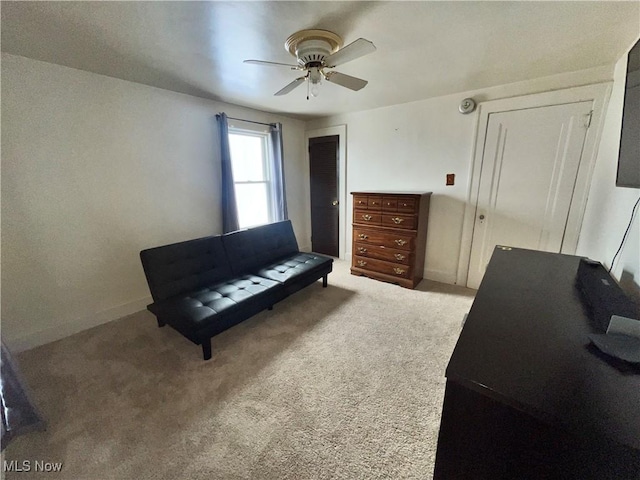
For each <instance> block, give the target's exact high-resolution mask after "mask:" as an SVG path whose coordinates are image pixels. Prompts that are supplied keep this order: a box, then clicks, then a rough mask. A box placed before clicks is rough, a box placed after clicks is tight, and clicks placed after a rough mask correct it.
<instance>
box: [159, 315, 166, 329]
mask: <svg viewBox="0 0 640 480" xmlns="http://www.w3.org/2000/svg"><path fill="white" fill-rule="evenodd" d="M157 319H158V327H164V326H165V325H166V323H165V321H164V320H162V319H161V318H160V317H157Z"/></svg>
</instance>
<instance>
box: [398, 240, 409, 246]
mask: <svg viewBox="0 0 640 480" xmlns="http://www.w3.org/2000/svg"><path fill="white" fill-rule="evenodd" d="M406 244H407V241H406V240H396V245H400V246H401V247H402V246H404V245H406Z"/></svg>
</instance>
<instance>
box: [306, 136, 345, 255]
mask: <svg viewBox="0 0 640 480" xmlns="http://www.w3.org/2000/svg"><path fill="white" fill-rule="evenodd" d="M339 138H340V137H339V136H338V135H331V136H328V137H316V138H310V139H309V176H310V178H311V249H312V250H313V251H314V252H317V253H324V254H325V255H331V256H333V257H337V256H338V246H339V237H338V231H339V224H340V215H339V207H338V142H339Z"/></svg>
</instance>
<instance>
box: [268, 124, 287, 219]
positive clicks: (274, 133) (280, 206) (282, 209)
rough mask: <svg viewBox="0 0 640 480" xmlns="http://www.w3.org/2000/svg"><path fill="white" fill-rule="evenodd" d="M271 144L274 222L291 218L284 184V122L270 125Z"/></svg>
mask: <svg viewBox="0 0 640 480" xmlns="http://www.w3.org/2000/svg"><path fill="white" fill-rule="evenodd" d="M269 140H270V142H269V144H270V145H271V157H272V161H271V162H270V163H271V178H272V179H273V180H272V181H273V198H274V204H275V205H274V207H275V208H274V212H273V213H274V218H273V221H274V222H281V221H283V220H287V219H288V218H289V214H288V213H287V195H286V190H285V184H284V164H283V153H282V152H283V150H282V124H281V123H272V124H271V125H269Z"/></svg>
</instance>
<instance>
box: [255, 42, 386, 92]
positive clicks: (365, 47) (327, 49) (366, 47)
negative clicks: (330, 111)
mask: <svg viewBox="0 0 640 480" xmlns="http://www.w3.org/2000/svg"><path fill="white" fill-rule="evenodd" d="M342 45H343V42H342V38H340V36H339V35H337V34H335V33H333V32H329V31H328V30H301V31H299V32H296V33H294V34H293V35H291V36H290V37H289V38H287V41H286V42H285V43H284V48H285V50H287V51H288V52H289V53H291V55H293V56H294V57H296V60H297V62H298V63H297V65H291V64H287V63H279V62H267V61H264V60H245V61H244V63H251V64H255V65H267V66H276V67H289V68H291V70H301V71H303V72H305V74H304V75H303V76H302V77H298V78H296V79H295V80H294V81H293V82H291V83H290V84H288V85H287V86H285V87H284V88H282V89H281V90H278V91H277V92H276V93H275V95H276V96H280V95H286V94H287V93H289V92H291V91H292V90H293V89H294V88H296V87H297V86H299V85H301V84H302V83H304V82H305V81H306V82H307V100H308V99H309V93H311V95H312V96H314V97H317V96H318V92H319V88H318V87H319V86H320V83H321V82H322V79H325V80H326V81H327V82H331V83H335V84H336V85H340V86H343V87H346V88H348V89H350V90H354V91H357V90H360V89H361V88H364V87H365V86H366V85H367V83H369V82H367V81H366V80H363V79H361V78H356V77H352V76H351V75H346V74H344V73H340V72H336V71H333V70H332V71H325V70H326V69H331V68H334V67H337V66H338V65H342V64H343V63H347V62H350V61H351V60H355V59H356V58H360V57H362V56H364V55H367V54H369V53H373V52H375V50H376V47H375V45H374V44H373V43H372V42H370V41H369V40H365V39H364V38H359V39H358V40H356V41H354V42H352V43H350V44H349V45H346V46H344V47H343V46H342Z"/></svg>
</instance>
